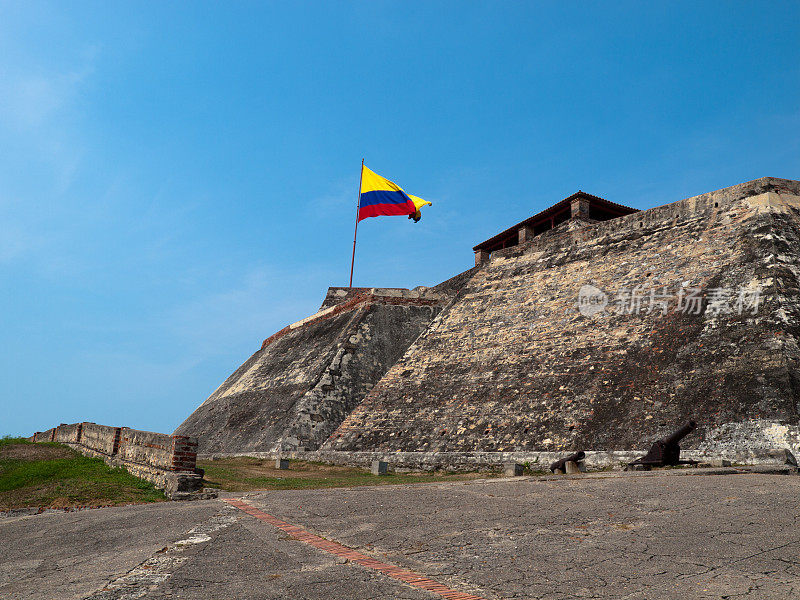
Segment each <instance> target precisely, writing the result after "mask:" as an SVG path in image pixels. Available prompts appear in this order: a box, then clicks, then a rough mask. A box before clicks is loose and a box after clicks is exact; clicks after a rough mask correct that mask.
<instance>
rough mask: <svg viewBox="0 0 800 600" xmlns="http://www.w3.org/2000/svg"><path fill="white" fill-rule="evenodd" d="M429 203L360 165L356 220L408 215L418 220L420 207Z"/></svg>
mask: <svg viewBox="0 0 800 600" xmlns="http://www.w3.org/2000/svg"><path fill="white" fill-rule="evenodd" d="M427 204H430V202H428V201H427V200H423V199H422V198H418V197H417V196H411V195H410V194H406V193H405V192H404V191H403V190H402V189H401V188H400V186H399V185H397V184H396V183H393V182H391V181H389V180H388V179H386V178H385V177H381V176H380V175H378V174H377V173H374V172H372V171H370V170H369V169H368V168H367V167H366V166H362V167H361V194H360V196H359V202H358V220H359V221H361V220H363V219H366V218H368V217H381V216H392V215H408V218H409V219H414V221H415V222H416V221H419V219H420V216H421V213H420V210H419V209H420V208H422V207H423V206H425V205H427Z"/></svg>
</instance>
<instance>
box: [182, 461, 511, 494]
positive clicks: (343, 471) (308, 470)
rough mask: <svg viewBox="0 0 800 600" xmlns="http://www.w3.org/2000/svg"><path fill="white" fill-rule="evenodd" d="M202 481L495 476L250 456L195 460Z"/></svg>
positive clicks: (316, 482) (237, 484) (265, 483)
mask: <svg viewBox="0 0 800 600" xmlns="http://www.w3.org/2000/svg"><path fill="white" fill-rule="evenodd" d="M197 466H198V467H201V468H203V469H205V482H206V483H205V484H206V485H208V486H212V487H217V488H221V489H223V490H225V491H228V492H249V491H254V490H309V489H320V488H336V487H354V486H362V485H399V484H406V483H434V482H440V481H464V480H469V479H478V478H486V477H497V473H488V472H481V473H478V472H475V473H389V474H388V475H381V476H378V475H372V474H371V473H368V472H366V471H364V470H362V469H355V468H352V467H340V466H334V465H326V464H322V463H311V462H306V461H300V460H293V461H291V462H290V463H289V470H283V471H282V470H280V469H276V468H275V461H274V460H266V459H260V458H251V457H237V458H225V459H219V460H213V461H212V460H205V461H198V463H197Z"/></svg>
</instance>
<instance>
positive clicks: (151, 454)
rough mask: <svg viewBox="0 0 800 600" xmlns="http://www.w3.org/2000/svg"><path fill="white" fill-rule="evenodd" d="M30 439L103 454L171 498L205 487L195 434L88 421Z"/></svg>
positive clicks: (63, 425) (114, 465)
mask: <svg viewBox="0 0 800 600" xmlns="http://www.w3.org/2000/svg"><path fill="white" fill-rule="evenodd" d="M29 439H30V441H32V442H59V443H62V444H66V445H67V446H70V447H71V448H74V449H76V450H78V451H79V452H81V453H82V454H84V455H86V456H95V457H98V458H102V459H103V460H105V462H106V463H107V464H108V465H110V466H112V467H122V468H125V469H127V470H128V472H130V473H131V474H132V475H135V476H136V477H140V478H141V479H145V480H147V481H150V482H151V483H153V484H154V485H155V486H156V487H157V488H159V489H162V490H164V493H165V494H166V495H167V496H169V497H170V498H174V499H180V498H184V497H188V496H190V495H192V494H194V493H196V492H198V491H199V490H200V489H201V487H202V475H201V474H200V473H198V472H197V470H196V462H197V439H196V438H192V437H188V436H181V435H167V434H164V433H153V432H151V431H139V430H137V429H130V428H128V427H109V426H107V425H97V424H96V423H88V422H87V423H72V424H64V423H62V424H61V425H59V426H58V427H54V428H52V429H49V430H47V431H37V432H36V433H35V434H33V435H32V436H31V437H30V438H29Z"/></svg>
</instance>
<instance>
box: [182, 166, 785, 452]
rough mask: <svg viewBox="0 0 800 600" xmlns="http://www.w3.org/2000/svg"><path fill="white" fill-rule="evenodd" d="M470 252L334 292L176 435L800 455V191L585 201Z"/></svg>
mask: <svg viewBox="0 0 800 600" xmlns="http://www.w3.org/2000/svg"><path fill="white" fill-rule="evenodd" d="M515 234H516V235H515ZM475 257H476V266H475V267H474V268H472V269H470V270H469V271H466V272H464V273H462V274H461V275H459V276H457V277H455V278H453V279H452V280H449V281H447V282H445V283H443V284H441V285H439V286H436V287H434V288H417V289H416V290H413V291H408V290H375V289H373V290H367V289H361V288H355V289H352V290H348V289H347V288H331V289H330V290H329V292H328V297H327V298H326V300H325V303H324V304H323V307H322V309H321V310H320V312H318V313H316V314H315V315H313V316H312V317H309V318H308V319H305V320H304V321H301V322H299V323H298V324H295V325H293V326H290V327H289V328H286V329H284V330H282V331H281V332H279V333H278V334H276V335H275V336H273V338H270V339H268V340H267V341H266V342H265V345H264V347H263V348H262V349H261V350H260V351H259V352H257V353H256V354H255V355H254V356H253V357H251V359H250V360H248V361H247V362H246V363H245V364H244V365H243V366H242V367H241V368H240V369H238V370H237V371H236V372H235V373H234V374H233V375H231V377H229V378H228V380H227V381H226V382H225V383H223V385H222V386H221V387H220V388H219V389H218V390H217V391H216V392H214V394H213V395H212V396H211V397H210V398H209V399H208V400H207V401H206V402H205V403H204V404H203V405H202V406H201V407H200V408H198V409H197V410H196V411H195V412H194V413H193V414H192V415H191V416H190V417H189V419H187V421H186V422H184V423H183V424H182V425H181V426H180V427H179V428H178V430H177V431H176V433H179V434H183V435H192V436H197V437H198V438H199V440H200V451H201V452H241V451H277V450H284V451H285V450H300V449H306V450H316V449H320V450H322V451H324V452H335V451H347V452H428V453H429V452H462V453H463V452H467V453H468V452H528V451H544V452H555V451H566V450H572V449H584V450H590V451H591V450H604V451H612V450H618V451H623V450H637V449H641V448H644V447H646V446H647V445H648V444H649V442H651V441H652V440H654V439H655V438H657V437H659V436H661V435H663V434H664V433H666V432H668V431H669V430H670V429H672V428H673V427H674V426H675V425H676V424H678V423H680V422H682V421H684V420H688V419H689V418H693V419H695V420H696V421H697V422H698V430H697V434H696V435H693V436H692V437H691V439H690V438H687V439H686V440H684V442H685V443H684V446H685V447H686V448H694V449H697V450H707V451H710V452H717V453H718V454H719V455H721V456H726V457H730V458H734V459H739V460H745V459H746V458H747V457H748V456H750V455H752V454H754V453H758V452H760V451H762V450H764V449H769V448H787V449H790V450H791V451H793V452H795V453H796V452H797V451H798V449H800V448H799V447H800V429H799V428H798V425H799V424H800V348H799V347H798V339H799V338H800V182H798V181H793V180H785V179H776V178H762V179H758V180H755V181H751V182H747V183H743V184H741V185H737V186H733V187H730V188H725V189H722V190H719V191H716V192H711V193H707V194H703V195H700V196H696V197H693V198H688V199H686V200H682V201H680V202H675V203H672V204H667V205H665V206H660V207H657V208H653V209H649V210H645V211H635V210H634V209H627V208H626V207H621V206H619V205H615V204H613V203H609V202H606V201H603V200H602V199H600V198H596V197H594V196H590V195H588V194H583V193H579V194H575V195H573V196H571V197H570V198H567V199H565V200H564V201H562V202H560V203H558V204H556V205H554V206H553V207H552V208H551V209H548V210H547V211H543V212H542V213H539V215H536V217H532V218H531V219H528V220H526V221H523V222H522V223H520V224H519V225H518V226H515V227H513V228H511V229H509V230H506V231H505V232H502V233H501V234H498V235H497V236H495V237H494V238H490V239H489V240H487V241H486V242H484V243H482V244H479V245H478V246H476V247H475ZM579 297H580V299H579ZM579 302H580V303H579Z"/></svg>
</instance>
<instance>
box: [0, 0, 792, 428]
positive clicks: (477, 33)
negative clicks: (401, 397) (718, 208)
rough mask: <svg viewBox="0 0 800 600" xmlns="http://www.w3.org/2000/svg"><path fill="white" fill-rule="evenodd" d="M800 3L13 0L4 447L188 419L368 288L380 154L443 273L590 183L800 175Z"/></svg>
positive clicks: (646, 187) (410, 267) (386, 222)
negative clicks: (363, 195) (85, 427)
mask: <svg viewBox="0 0 800 600" xmlns="http://www.w3.org/2000/svg"><path fill="white" fill-rule="evenodd" d="M798 22H800V3H798V2H769V3H766V2H762V3H758V2H732V1H726V2H686V3H682V2H668V3H667V2H665V3H652V2H603V3H584V2H580V3H578V2H463V1H462V2H429V1H426V2H419V3H415V2H355V3H345V2H274V3H273V2H260V3H256V2H254V3H240V2H239V3H237V2H224V3H222V2H214V3H210V2H209V3H205V2H192V3H188V2H176V3H161V2H156V3H144V2H127V3H121V2H95V3H85V2H69V3H64V2H53V3H42V2H34V1H27V0H26V1H25V2H3V1H0V344H2V360H1V361H0V377H2V380H3V382H4V384H5V385H3V386H2V392H0V394H2V395H1V396H0V435H2V434H4V433H7V434H29V433H31V432H33V431H35V430H37V429H39V430H42V429H47V428H49V427H51V426H53V425H54V424H58V423H60V422H75V421H83V420H86V421H95V422H98V423H105V424H113V425H123V426H128V427H135V428H140V429H148V430H153V431H162V432H171V431H172V430H173V429H174V428H175V427H176V426H177V425H178V424H179V423H180V422H181V421H182V420H183V419H184V418H185V417H186V416H188V414H189V413H190V412H191V411H192V410H194V408H195V407H196V406H197V405H199V404H200V403H201V402H202V401H203V400H204V399H205V398H206V397H207V396H208V395H209V394H210V393H211V392H212V391H213V390H214V389H215V388H216V387H217V386H218V385H219V384H220V383H221V382H222V381H223V380H224V379H225V378H226V377H227V376H228V375H229V374H230V373H231V372H232V371H233V370H234V369H235V368H236V367H237V366H238V365H239V364H240V363H242V362H243V361H244V360H245V359H246V358H247V357H248V356H249V355H250V354H251V353H252V352H254V351H255V350H257V349H258V348H259V346H260V344H261V341H262V340H263V339H264V338H266V337H268V336H269V335H271V334H272V333H274V332H275V331H276V330H278V329H280V328H281V327H283V326H284V325H286V324H288V323H291V322H293V321H295V320H298V319H300V318H303V317H305V316H307V315H308V314H310V313H312V312H314V311H315V310H316V308H317V307H318V306H319V304H320V302H321V301H322V298H323V296H324V294H325V291H326V288H327V286H329V285H346V284H347V278H348V274H349V266H350V250H351V246H352V232H353V220H354V210H355V201H356V187H357V184H358V168H359V164H360V161H361V158H362V157H364V158H365V159H366V161H367V165H368V166H369V167H371V168H372V169H373V170H375V171H376V172H378V173H380V174H381V175H384V176H386V177H388V178H390V179H392V180H394V181H395V182H397V183H398V184H399V185H401V186H403V188H404V189H405V190H406V191H408V192H410V193H412V194H416V195H419V196H422V197H423V198H426V199H428V200H431V201H432V202H433V206H432V207H428V208H427V209H425V210H424V217H423V219H422V221H421V222H420V223H418V224H413V223H411V222H410V221H408V220H407V219H406V218H404V217H384V218H375V219H368V220H366V221H363V222H362V223H361V226H360V227H359V246H358V253H357V255H356V273H355V280H354V284H355V285H364V286H401V287H414V286H416V285H433V284H436V283H438V282H439V281H442V280H444V279H447V278H448V277H450V276H452V275H455V274H457V273H459V272H461V271H463V270H464V269H467V268H469V267H470V266H471V264H472V262H473V256H472V252H471V247H472V246H473V245H474V244H476V243H477V242H480V241H482V240H484V239H486V238H488V237H490V236H491V235H493V234H495V233H497V232H498V231H500V230H502V229H505V228H506V227H508V226H510V225H512V224H514V223H516V222H518V221H520V220H522V219H523V218H525V217H528V216H530V215H531V214H533V213H535V212H537V211H539V210H541V209H543V208H545V207H546V206H548V205H550V204H552V203H554V202H556V201H558V200H560V199H562V198H564V197H566V196H568V195H570V194H572V193H573V192H575V191H577V190H578V189H582V190H584V191H587V192H590V193H592V194H596V195H599V196H602V197H604V198H607V199H609V200H613V201H615V202H619V203H622V204H627V205H630V206H634V207H638V208H649V207H652V206H656V205H659V204H664V203H667V202H672V201H676V200H679V199H682V198H684V197H688V196H692V195H696V194H700V193H703V192H707V191H711V190H714V189H718V188H721V187H726V186H729V185H734V184H737V183H741V182H743V181H748V180H751V179H755V178H757V177H763V176H775V177H785V178H790V179H800V41H798V40H799V39H800V38H798V35H797V23H798Z"/></svg>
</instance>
